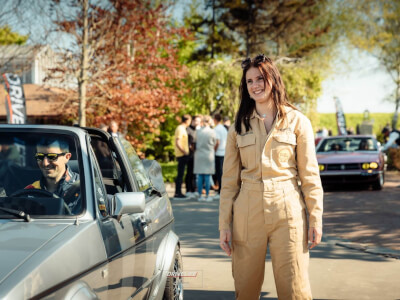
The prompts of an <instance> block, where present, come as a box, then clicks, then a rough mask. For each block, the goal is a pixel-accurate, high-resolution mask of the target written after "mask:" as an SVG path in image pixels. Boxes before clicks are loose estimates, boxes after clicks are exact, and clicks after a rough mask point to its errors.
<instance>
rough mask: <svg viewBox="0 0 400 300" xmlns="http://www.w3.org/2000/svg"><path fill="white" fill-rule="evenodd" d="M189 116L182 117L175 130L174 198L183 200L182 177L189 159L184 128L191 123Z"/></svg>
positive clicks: (186, 135) (187, 142)
mask: <svg viewBox="0 0 400 300" xmlns="http://www.w3.org/2000/svg"><path fill="white" fill-rule="evenodd" d="M191 119H192V118H191V116H190V115H183V116H182V121H181V124H180V125H179V126H178V127H177V128H176V130H175V136H174V141H175V143H174V145H175V157H176V159H177V160H178V175H177V176H176V180H175V195H174V198H180V199H185V198H186V196H185V195H184V194H182V182H183V175H184V174H185V169H186V165H187V163H188V159H189V141H188V139H189V138H188V134H187V131H186V128H187V127H189V125H190V122H191Z"/></svg>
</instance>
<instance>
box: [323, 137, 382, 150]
mask: <svg viewBox="0 0 400 300" xmlns="http://www.w3.org/2000/svg"><path fill="white" fill-rule="evenodd" d="M377 150H378V145H377V142H376V140H375V139H373V138H371V137H340V138H329V139H325V140H323V141H322V142H321V143H320V144H319V147H318V149H317V152H330V151H342V152H354V151H377Z"/></svg>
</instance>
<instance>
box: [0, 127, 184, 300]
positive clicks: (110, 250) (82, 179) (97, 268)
mask: <svg viewBox="0 0 400 300" xmlns="http://www.w3.org/2000/svg"><path fill="white" fill-rule="evenodd" d="M48 140H53V141H54V140H56V141H61V142H59V143H58V144H57V143H56V144H43V141H48ZM43 145H47V146H43ZM54 145H56V146H57V147H59V148H60V149H61V148H63V149H64V148H66V150H65V151H63V152H56V153H52V152H55V150H54V147H55V146H54ZM60 145H62V147H61V146H60ZM46 147H47V148H46ZM51 147H53V148H51ZM43 149H44V150H43ZM57 149H58V148H57ZM66 153H67V154H66ZM60 157H61V158H60ZM65 161H67V162H66V163H65V164H64V166H65V170H67V171H66V172H64V173H63V174H62V176H63V177H61V179H60V178H59V176H58V175H54V177H51V176H52V174H58V173H55V172H56V170H57V168H58V167H60V168H61V167H62V162H65ZM57 163H58V165H57ZM46 164H47V165H46ZM51 164H53V165H51ZM49 165H51V166H49ZM53 183H56V184H55V185H52V184H53ZM173 224H174V217H173V213H172V207H171V203H170V201H169V199H168V196H167V193H166V189H165V186H164V183H163V180H162V174H161V168H160V166H159V164H158V163H157V162H155V161H146V160H144V161H142V160H140V159H139V158H138V156H137V155H136V152H135V150H134V149H133V147H132V146H131V145H130V144H129V143H128V142H126V141H121V140H120V139H119V138H116V137H111V136H110V135H109V134H108V133H106V132H104V131H101V130H98V129H93V128H78V127H67V126H43V125H4V124H3V125H0V299H13V300H14V299H183V288H182V278H181V274H182V258H181V253H180V244H179V238H178V236H177V235H176V234H175V233H174V231H173Z"/></svg>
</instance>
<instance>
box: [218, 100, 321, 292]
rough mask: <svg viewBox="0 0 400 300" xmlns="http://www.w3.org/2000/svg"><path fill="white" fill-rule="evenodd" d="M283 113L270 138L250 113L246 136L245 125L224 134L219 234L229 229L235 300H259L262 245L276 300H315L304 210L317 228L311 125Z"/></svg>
mask: <svg viewBox="0 0 400 300" xmlns="http://www.w3.org/2000/svg"><path fill="white" fill-rule="evenodd" d="M286 111H287V115H286V119H284V120H281V119H279V120H277V119H278V118H276V120H275V122H274V124H273V126H272V128H271V130H270V132H269V133H268V134H267V132H266V129H265V127H264V123H263V120H262V119H261V118H259V117H258V115H257V114H256V112H255V111H254V113H253V115H252V117H251V119H250V125H251V129H250V130H249V131H248V132H246V131H245V128H244V125H243V127H242V128H243V129H242V134H240V135H238V134H237V133H236V131H235V128H234V126H231V128H230V130H229V133H228V140H227V144H226V153H225V161H224V168H223V179H222V190H221V197H220V215H219V230H224V229H231V230H232V249H233V251H232V273H233V277H234V281H235V290H236V298H237V299H240V300H252V299H259V295H260V292H261V286H262V284H263V281H264V267H265V256H266V252H267V245H269V248H270V254H271V259H272V266H273V271H274V277H275V284H276V289H277V293H278V298H279V299H311V298H312V296H311V288H310V284H309V279H308V261H309V253H308V247H307V245H308V241H307V219H306V211H305V207H307V210H308V212H309V226H310V227H319V228H322V197H323V190H322V187H321V180H320V177H319V169H318V163H317V159H316V154H315V147H314V133H313V129H312V127H311V123H310V121H309V120H308V119H307V117H305V116H304V115H303V114H302V113H300V112H299V111H297V110H294V109H291V108H289V107H286ZM298 180H300V183H301V187H300V188H299V186H298ZM303 196H304V198H303Z"/></svg>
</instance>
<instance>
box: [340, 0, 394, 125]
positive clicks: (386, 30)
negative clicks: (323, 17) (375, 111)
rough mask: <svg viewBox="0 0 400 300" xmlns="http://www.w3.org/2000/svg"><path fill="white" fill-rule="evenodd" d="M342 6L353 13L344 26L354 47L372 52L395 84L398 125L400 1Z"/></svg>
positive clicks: (367, 0)
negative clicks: (347, 27) (348, 28)
mask: <svg viewBox="0 0 400 300" xmlns="http://www.w3.org/2000/svg"><path fill="white" fill-rule="evenodd" d="M342 9H347V10H348V9H350V10H351V11H352V12H353V13H352V15H351V16H348V18H347V19H345V22H344V23H343V25H346V26H349V25H350V26H351V27H350V28H351V29H352V30H347V31H345V32H346V33H347V37H348V38H349V41H350V42H351V43H352V44H353V45H354V46H356V47H358V48H361V49H363V50H366V51H368V52H369V53H371V54H372V55H374V56H375V57H376V58H377V59H378V60H379V61H380V63H381V65H382V66H383V67H384V68H385V69H386V71H387V72H388V74H390V76H391V78H392V80H393V82H394V83H395V85H396V90H395V93H394V103H395V109H394V115H393V119H392V127H393V128H397V121H398V111H399V105H400V21H399V15H400V2H399V1H378V0H365V1H352V2H350V3H346V5H345V6H344V7H343V8H342Z"/></svg>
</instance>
